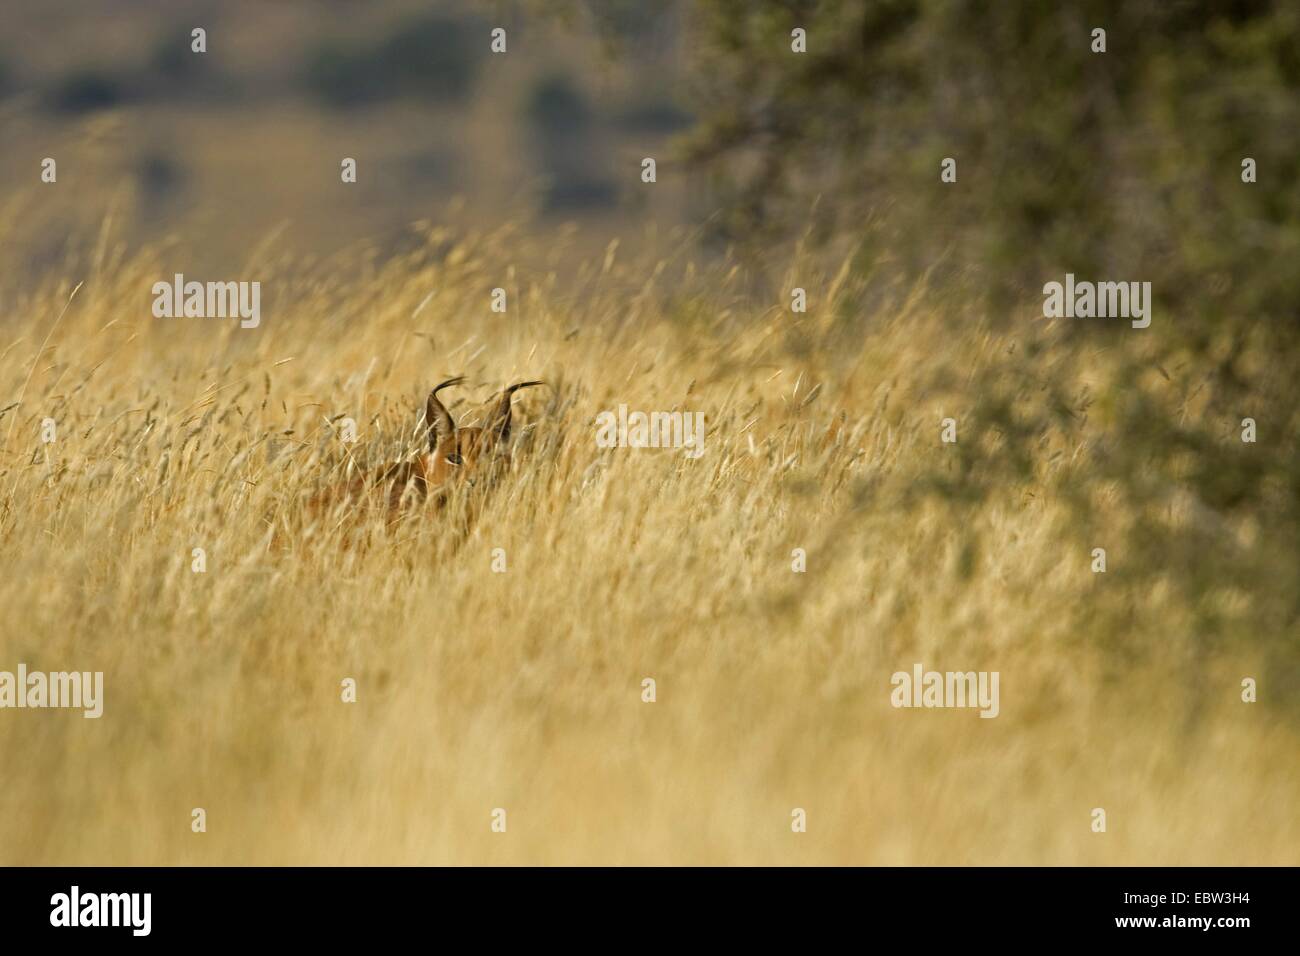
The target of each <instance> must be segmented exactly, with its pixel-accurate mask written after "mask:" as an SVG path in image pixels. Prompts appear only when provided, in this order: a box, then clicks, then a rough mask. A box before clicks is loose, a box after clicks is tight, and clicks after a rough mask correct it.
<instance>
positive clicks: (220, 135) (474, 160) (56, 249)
mask: <svg viewBox="0 0 1300 956" xmlns="http://www.w3.org/2000/svg"><path fill="white" fill-rule="evenodd" d="M607 6H608V8H609V11H610V12H593V11H594V10H596V9H597V8H600V9H604V8H605V7H607ZM626 6H627V9H628V10H629V11H630V13H629V14H626V15H624V14H619V13H618V9H619V7H620V5H619V4H609V5H606V4H598V5H594V6H593V8H592V9H587V8H585V7H579V6H574V7H572V8H568V9H563V10H561V9H558V8H557V9H556V11H555V12H553V13H550V14H548V15H544V16H543V15H531V14H530V11H529V10H528V9H527V8H526V7H521V6H520V5H519V4H516V3H502V4H488V3H460V2H437V3H428V2H418V0H367V2H358V0H290V2H286V3H273V4H268V3H265V2H262V0H222V2H215V0H130V2H125V3H115V4H99V3H87V2H82V0H6V2H5V4H4V16H3V20H4V28H3V31H2V32H0V142H2V143H3V149H0V180H2V181H3V183H4V189H3V193H2V195H3V196H4V197H5V198H12V197H14V196H15V195H16V194H18V193H23V194H26V195H25V196H24V198H25V199H26V200H27V201H26V202H24V203H23V205H22V208H21V213H22V219H23V225H24V237H25V241H24V242H23V243H22V244H21V246H20V247H18V248H16V249H15V250H13V255H14V256H16V257H17V259H18V261H16V262H15V261H11V262H10V263H9V265H10V266H12V267H15V268H14V270H13V271H14V272H15V273H16V274H19V273H26V274H28V275H31V274H40V273H42V272H46V271H49V269H50V268H52V267H57V266H59V265H61V264H62V263H63V262H64V261H65V257H66V255H67V253H68V252H69V248H68V247H69V244H70V243H77V242H80V243H83V244H85V243H87V242H90V241H93V238H94V231H93V229H92V230H90V236H89V237H88V236H87V229H86V228H85V227H86V223H87V222H93V221H95V220H96V219H98V218H99V217H100V216H101V215H102V214H103V213H104V212H105V211H106V210H107V209H108V208H110V201H111V208H112V210H113V212H114V215H115V217H116V222H115V225H116V227H117V228H118V229H119V230H120V231H119V232H118V233H117V235H119V236H123V237H125V238H126V239H127V240H128V241H130V242H135V243H138V242H141V241H145V240H148V241H150V242H157V241H159V240H160V239H162V238H163V237H177V238H179V239H181V240H182V241H183V242H184V243H185V245H186V246H187V249H186V253H185V258H184V261H185V262H188V263H190V267H189V269H188V271H191V272H195V273H197V272H200V271H206V270H216V271H218V272H219V271H220V270H222V269H229V268H231V267H238V266H241V265H243V264H244V263H245V262H246V261H247V259H248V255H249V252H250V250H251V249H252V248H253V247H255V246H256V245H257V244H258V243H259V242H260V241H261V240H263V239H265V238H266V237H267V236H268V235H269V234H271V233H272V232H273V231H275V232H276V235H277V237H278V239H280V240H282V241H283V243H284V244H285V246H287V247H291V248H293V249H295V250H296V251H297V252H299V253H302V254H320V255H329V254H331V253H333V252H337V251H338V250H340V249H344V248H347V247H350V246H355V245H356V244H357V243H358V242H359V241H363V240H364V241H369V242H373V243H374V244H375V246H376V248H377V249H378V251H379V252H380V254H381V255H382V254H385V253H389V254H391V253H393V252H397V251H399V250H400V249H401V248H402V243H403V242H404V241H405V237H406V227H407V226H408V225H409V224H410V223H411V222H412V221H415V220H421V219H425V220H436V221H438V222H452V223H460V224H464V225H465V226H466V227H469V228H473V227H479V228H491V226H492V225H493V224H495V223H499V222H501V221H503V220H504V219H506V218H507V217H509V216H514V215H518V214H519V213H520V212H526V213H528V214H529V215H536V216H537V217H538V218H539V219H540V221H541V222H543V223H549V224H550V225H551V226H552V227H553V226H554V225H555V224H557V223H560V222H573V223H578V224H580V225H581V227H582V230H581V231H582V236H583V237H585V238H584V239H583V241H582V244H583V245H585V246H588V247H590V248H597V247H600V246H602V245H603V244H604V243H607V242H608V241H609V239H610V238H611V237H613V236H614V235H616V234H619V233H621V232H624V231H627V227H628V226H629V225H631V224H633V223H635V225H636V227H637V231H638V232H640V231H641V227H642V226H643V225H644V224H646V223H647V222H652V223H662V224H664V225H672V224H675V223H680V222H683V221H685V220H689V219H690V218H691V217H692V212H691V210H692V209H693V208H694V206H693V205H692V204H691V203H690V202H688V197H687V195H686V192H685V190H686V186H685V184H684V183H683V181H682V180H681V178H680V177H677V178H676V181H674V177H671V176H662V177H661V180H662V181H661V182H660V183H659V184H658V188H656V189H654V190H653V191H648V190H644V189H638V188H637V187H639V186H640V185H641V183H640V178H639V177H640V162H641V159H642V158H643V157H644V156H658V157H659V158H660V159H661V160H663V159H665V158H666V157H665V153H666V149H665V144H666V141H667V139H668V137H669V136H670V135H671V134H672V133H674V132H676V131H679V130H681V129H682V128H684V126H685V125H686V124H687V123H688V121H689V114H688V113H687V112H686V111H685V109H684V108H683V106H682V105H681V99H682V97H681V89H680V86H681V81H682V75H683V70H682V59H681V42H680V34H679V20H680V17H679V16H678V15H677V14H675V13H674V12H673V10H672V8H671V6H666V7H664V8H663V9H662V10H660V9H659V8H658V6H657V5H655V6H653V7H644V6H643V5H626ZM638 9H643V10H644V11H645V13H644V14H639V13H637V10H638ZM651 10H653V11H654V15H653V16H651V15H649V12H650V11H651ZM196 26H202V27H204V28H205V29H206V30H207V34H208V40H207V42H208V52H207V53H206V54H195V53H192V52H191V50H190V31H191V29H193V28H194V27H196ZM498 26H500V27H503V28H505V29H506V30H507V31H508V53H507V54H505V55H497V56H493V55H492V54H491V53H490V51H489V42H490V36H489V34H490V31H491V29H492V28H494V27H498ZM624 41H625V42H624ZM616 43H617V44H618V45H619V49H620V51H621V52H620V53H619V54H618V55H614V45H615V44H616ZM46 156H51V157H54V158H55V159H56V160H57V161H58V163H59V169H58V172H59V179H58V188H57V189H49V190H45V191H42V192H37V193H35V194H32V192H31V190H30V189H28V188H25V187H27V186H28V184H31V183H36V182H37V179H36V178H35V177H34V176H33V170H37V171H39V164H40V161H41V160H42V158H44V157H46ZM345 156H347V157H353V158H355V159H356V160H357V161H358V164H359V175H358V182H357V183H356V184H353V185H348V186H346V187H345V186H343V185H342V184H341V182H340V178H339V163H340V161H341V160H342V158H343V157H345ZM588 240H589V241H588Z"/></svg>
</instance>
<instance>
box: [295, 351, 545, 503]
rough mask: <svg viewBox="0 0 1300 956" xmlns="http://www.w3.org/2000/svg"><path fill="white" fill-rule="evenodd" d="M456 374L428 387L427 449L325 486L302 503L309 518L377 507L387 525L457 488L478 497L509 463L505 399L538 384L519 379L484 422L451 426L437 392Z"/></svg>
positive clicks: (453, 381)
mask: <svg viewBox="0 0 1300 956" xmlns="http://www.w3.org/2000/svg"><path fill="white" fill-rule="evenodd" d="M463 381H464V378H463V377H462V376H457V377H456V378H450V379H448V380H447V381H445V382H441V383H439V384H438V385H436V386H434V388H433V390H432V391H430V392H429V398H428V400H427V402H426V404H425V415H424V420H425V423H426V427H427V429H428V436H429V450H428V451H427V452H424V453H422V454H420V455H417V456H416V457H415V458H413V459H411V460H409V461H401V462H393V463H389V464H386V465H382V466H380V467H379V468H376V469H374V470H373V471H371V472H369V473H368V474H363V475H358V476H356V477H354V478H351V479H349V480H348V481H346V482H342V483H340V484H337V485H334V486H332V487H330V488H326V489H325V490H324V491H321V492H318V493H317V494H315V495H313V496H312V497H311V498H310V499H309V500H308V502H307V515H308V518H309V520H315V521H319V520H321V519H323V518H327V517H329V516H332V515H334V514H335V513H336V510H337V509H342V511H343V513H342V515H341V516H340V517H342V518H344V519H353V518H361V517H364V516H366V515H368V514H370V513H371V509H375V508H379V509H382V511H383V512H384V513H385V515H384V516H385V519H386V522H387V523H389V524H391V523H393V522H395V521H397V520H399V519H400V518H402V517H403V516H404V515H406V514H408V513H411V512H412V511H415V510H418V509H421V508H423V507H425V506H426V505H428V506H430V507H433V508H436V509H442V508H443V507H445V506H446V504H447V502H448V500H449V499H450V497H451V495H452V494H453V493H454V492H456V491H457V490H460V489H463V490H464V491H465V492H466V493H467V494H472V495H473V496H474V498H475V499H478V500H480V501H481V499H482V497H483V496H484V495H486V494H487V492H488V489H489V488H490V487H491V486H492V485H493V484H495V482H496V480H497V479H498V478H499V476H500V475H501V474H503V473H504V472H505V471H506V470H508V469H509V467H510V463H511V461H510V430H511V417H512V416H511V398H512V396H513V395H514V393H515V392H516V391H518V390H519V389H521V388H529V387H531V386H533V385H541V384H543V383H542V382H519V383H517V384H515V385H511V386H510V387H509V388H507V389H506V390H505V391H504V392H503V393H502V395H501V400H500V402H499V403H498V405H497V407H496V408H495V409H494V410H493V411H492V413H491V414H490V416H489V418H488V420H487V422H486V423H485V424H484V425H482V426H479V427H471V428H457V427H456V422H455V420H454V419H453V418H452V417H451V413H450V412H448V411H447V408H446V406H444V405H443V404H442V402H441V400H440V399H439V398H438V393H439V392H440V391H442V390H443V389H444V388H449V387H451V386H453V385H459V384H461V383H462V382H463Z"/></svg>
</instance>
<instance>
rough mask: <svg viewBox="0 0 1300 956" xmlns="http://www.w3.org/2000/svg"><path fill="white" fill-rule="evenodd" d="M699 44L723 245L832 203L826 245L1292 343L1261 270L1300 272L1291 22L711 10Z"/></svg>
mask: <svg viewBox="0 0 1300 956" xmlns="http://www.w3.org/2000/svg"><path fill="white" fill-rule="evenodd" d="M796 27H802V28H803V29H805V30H806V31H807V37H808V39H807V53H803V54H800V53H794V52H792V50H791V31H792V30H793V29H794V28H796ZM1095 28H1102V29H1104V30H1105V31H1106V51H1105V52H1104V53H1098V52H1094V51H1093V36H1092V31H1093V30H1094V29H1095ZM692 29H693V31H694V32H695V33H696V35H697V38H698V45H697V53H698V64H697V65H698V69H697V70H696V76H695V84H694V89H695V94H696V95H695V99H696V103H697V108H698V110H699V112H700V115H701V123H700V124H699V125H698V127H697V129H696V130H695V132H694V134H693V135H692V137H691V139H690V140H689V142H688V154H689V156H690V157H691V158H693V159H694V160H696V161H697V162H700V163H702V164H705V165H707V166H709V167H711V168H712V169H714V170H715V171H717V172H719V173H721V174H722V175H721V177H720V181H721V182H722V183H723V184H724V189H725V193H724V199H725V205H726V207H727V210H728V216H727V217H726V218H724V219H722V220H721V222H722V223H723V224H724V226H725V227H726V228H727V229H728V230H729V232H730V234H732V235H736V236H749V237H754V238H755V239H758V240H760V241H761V240H766V239H770V238H771V237H772V235H773V234H774V233H779V232H781V231H783V230H786V229H788V228H790V227H791V226H794V227H795V228H799V229H802V228H803V227H804V226H805V225H806V224H807V215H808V209H809V206H810V199H811V197H812V196H814V195H820V196H821V197H822V202H821V203H820V205H819V206H818V215H819V221H818V225H819V226H820V227H821V234H822V235H842V234H844V233H845V232H848V233H850V234H861V233H863V232H864V231H863V230H862V229H861V226H862V224H863V223H866V222H872V223H874V224H875V228H874V229H873V230H871V231H870V233H869V234H867V235H863V238H864V239H866V240H868V243H869V245H868V250H867V251H868V253H869V254H870V253H873V252H876V251H879V250H888V251H889V253H890V255H891V257H895V258H899V259H901V260H902V261H903V262H904V263H905V264H906V265H909V266H911V267H913V268H915V269H918V270H919V269H925V270H929V269H931V268H932V267H934V266H935V264H936V263H941V264H942V265H943V269H942V270H941V272H940V273H938V275H939V276H942V275H943V274H944V273H947V274H953V273H956V272H959V271H961V270H962V269H964V268H967V267H975V268H977V269H979V270H980V271H981V272H982V274H983V276H984V279H985V281H987V282H991V283H993V285H994V286H995V287H996V290H997V291H1000V292H1004V293H1005V292H1008V291H1010V292H1018V293H1024V292H1026V291H1028V292H1031V293H1037V291H1038V290H1039V289H1040V288H1041V285H1042V282H1043V281H1044V277H1050V276H1052V275H1056V276H1057V277H1058V278H1059V276H1060V275H1061V274H1063V273H1065V272H1066V271H1072V272H1074V273H1076V274H1077V275H1079V276H1080V277H1088V276H1105V277H1109V278H1114V279H1119V278H1134V279H1137V278H1141V279H1145V280H1151V281H1153V282H1154V283H1155V284H1156V292H1157V295H1158V296H1159V298H1160V301H1161V302H1162V303H1163V304H1165V305H1166V306H1168V307H1174V308H1178V309H1180V310H1181V309H1192V310H1195V311H1197V312H1201V313H1208V314H1215V315H1223V314H1225V313H1232V314H1250V315H1252V316H1254V317H1257V318H1263V317H1266V316H1268V317H1272V318H1274V319H1277V320H1285V321H1288V322H1292V323H1294V320H1295V318H1296V309H1297V305H1298V304H1300V269H1295V268H1278V267H1276V266H1274V265H1269V264H1268V262H1269V260H1272V262H1273V263H1284V262H1294V261H1295V260H1296V259H1297V257H1298V256H1300V179H1298V178H1297V176H1296V172H1297V166H1298V164H1297V162H1296V157H1295V144H1296V142H1297V140H1298V139H1300V136H1298V134H1300V96H1297V86H1298V85H1300V43H1298V42H1297V37H1300V4H1297V3H1295V2H1293V0H1278V2H1270V0H1236V2H1231V3H1224V2H1222V0H1178V2H1170V0H1123V2H1119V0H1082V2H1078V3H1070V4H1057V3H1052V2H1045V0H999V2H997V3H988V2H984V0H815V2H814V0H701V2H700V4H699V6H698V8H697V15H696V18H695V22H694V23H693V25H692ZM945 157H952V158H954V159H956V161H957V175H958V178H957V182H956V183H955V184H944V183H941V182H940V178H939V170H940V163H941V161H942V160H943V159H944V158H945ZM1245 157H1252V158H1254V159H1255V160H1256V161H1257V163H1258V167H1259V170H1260V177H1261V180H1260V183H1258V184H1255V185H1248V184H1244V183H1243V182H1242V180H1241V163H1242V160H1243V158H1245ZM872 258H874V256H872ZM1004 301H1005V300H1004Z"/></svg>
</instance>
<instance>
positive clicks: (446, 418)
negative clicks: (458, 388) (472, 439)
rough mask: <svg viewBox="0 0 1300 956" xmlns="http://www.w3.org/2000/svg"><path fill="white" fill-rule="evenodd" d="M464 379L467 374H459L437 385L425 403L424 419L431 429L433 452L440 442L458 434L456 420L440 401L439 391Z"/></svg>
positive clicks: (430, 437) (430, 441) (430, 447)
mask: <svg viewBox="0 0 1300 956" xmlns="http://www.w3.org/2000/svg"><path fill="white" fill-rule="evenodd" d="M463 381H465V376H463V375H457V376H456V377H455V378H449V379H447V381H445V382H441V383H439V384H438V385H435V386H434V387H433V391H432V392H430V393H429V400H428V401H427V402H426V403H425V405H424V421H425V424H426V425H427V427H428V429H429V451H430V452H432V453H435V454H436V453H437V451H438V444H439V443H440V442H443V441H445V440H446V439H448V438H450V437H451V436H452V435H455V434H456V422H455V421H454V420H453V419H452V417H451V412H449V411H447V408H446V406H445V405H443V404H442V402H440V401H438V393H439V392H440V391H442V390H443V389H444V388H448V387H450V386H452V385H459V384H460V383H461V382H463Z"/></svg>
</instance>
